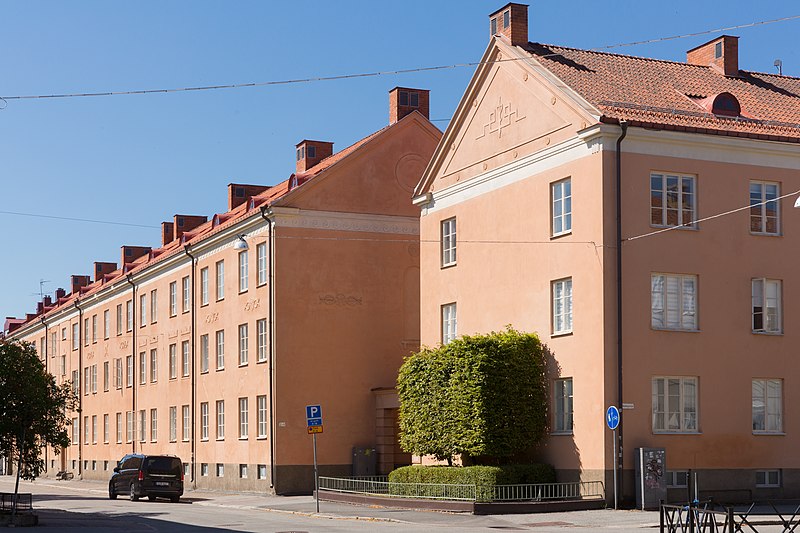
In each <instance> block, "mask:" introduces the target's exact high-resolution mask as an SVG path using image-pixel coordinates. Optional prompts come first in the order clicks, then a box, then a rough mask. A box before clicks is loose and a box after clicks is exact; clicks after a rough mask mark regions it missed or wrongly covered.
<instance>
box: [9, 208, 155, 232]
mask: <svg viewBox="0 0 800 533" xmlns="http://www.w3.org/2000/svg"><path fill="white" fill-rule="evenodd" d="M0 215H14V216H19V217H34V218H52V219H55V220H69V221H72V222H91V223H92V224H108V225H111V226H132V227H135V228H156V229H158V228H159V227H160V226H151V225H148V224H133V223H130V222H114V221H111V220H95V219H91V218H75V217H59V216H55V215H42V214H41V213H20V212H18V211H0Z"/></svg>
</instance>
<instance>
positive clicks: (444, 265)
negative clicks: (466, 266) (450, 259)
mask: <svg viewBox="0 0 800 533" xmlns="http://www.w3.org/2000/svg"><path fill="white" fill-rule="evenodd" d="M457 265H458V263H447V264H443V265H441V269H442V270H446V269H448V268H453V267H454V266H457Z"/></svg>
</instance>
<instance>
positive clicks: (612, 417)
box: [606, 405, 619, 429]
mask: <svg viewBox="0 0 800 533" xmlns="http://www.w3.org/2000/svg"><path fill="white" fill-rule="evenodd" d="M606 424H608V427H609V429H617V426H619V409H617V408H616V407H614V406H613V405H612V406H611V407H609V408H608V411H606Z"/></svg>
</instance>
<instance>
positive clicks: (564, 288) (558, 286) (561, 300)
mask: <svg viewBox="0 0 800 533" xmlns="http://www.w3.org/2000/svg"><path fill="white" fill-rule="evenodd" d="M571 331H572V278H566V279H560V280H557V281H554V282H553V334H559V333H570V332H571Z"/></svg>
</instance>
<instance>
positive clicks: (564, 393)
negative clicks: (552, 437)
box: [553, 378, 572, 433]
mask: <svg viewBox="0 0 800 533" xmlns="http://www.w3.org/2000/svg"><path fill="white" fill-rule="evenodd" d="M554 398H555V420H554V421H553V430H554V432H555V433H572V378H565V379H557V380H556V381H555V394H554Z"/></svg>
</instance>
